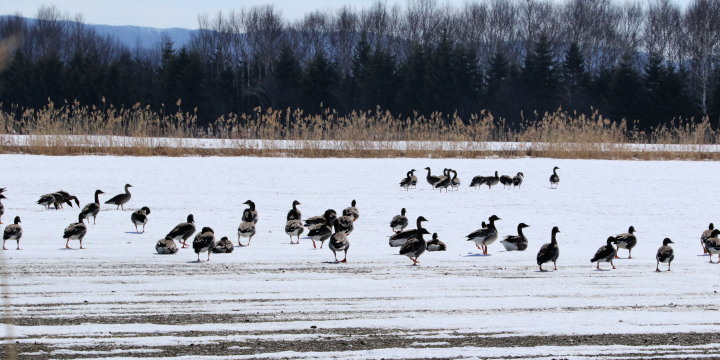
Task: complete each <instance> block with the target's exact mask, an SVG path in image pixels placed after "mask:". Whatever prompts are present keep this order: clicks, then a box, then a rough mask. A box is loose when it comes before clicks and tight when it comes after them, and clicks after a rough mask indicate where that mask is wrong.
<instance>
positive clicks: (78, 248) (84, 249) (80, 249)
mask: <svg viewBox="0 0 720 360" xmlns="http://www.w3.org/2000/svg"><path fill="white" fill-rule="evenodd" d="M85 249H86V248H83V249H80V248H60V249H59V250H85Z"/></svg>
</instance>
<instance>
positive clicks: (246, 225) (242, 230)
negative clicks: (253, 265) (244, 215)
mask: <svg viewBox="0 0 720 360" xmlns="http://www.w3.org/2000/svg"><path fill="white" fill-rule="evenodd" d="M253 236H255V223H254V222H252V221H243V222H241V223H240V226H238V246H250V242H251V241H252V238H253ZM244 237H246V238H248V243H247V245H243V244H242V243H241V242H240V238H244Z"/></svg>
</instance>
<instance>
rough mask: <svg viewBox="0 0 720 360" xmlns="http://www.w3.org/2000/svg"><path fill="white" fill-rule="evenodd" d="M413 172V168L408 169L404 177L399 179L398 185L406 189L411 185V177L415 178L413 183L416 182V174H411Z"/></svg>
mask: <svg viewBox="0 0 720 360" xmlns="http://www.w3.org/2000/svg"><path fill="white" fill-rule="evenodd" d="M414 172H415V169H412V170H410V171H408V172H407V174H406V175H405V178H403V179H402V180H400V187H402V188H403V189H405V191H407V190H408V189H409V188H410V187H411V186H413V177H414V178H415V183H416V184H417V176H415V175H413V173H414Z"/></svg>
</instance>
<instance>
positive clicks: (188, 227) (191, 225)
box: [165, 214, 195, 248]
mask: <svg viewBox="0 0 720 360" xmlns="http://www.w3.org/2000/svg"><path fill="white" fill-rule="evenodd" d="M194 233H195V217H194V216H193V214H190V215H188V216H187V221H186V222H182V223H179V224H177V225H176V226H175V227H174V228H173V229H172V230H170V232H169V233H168V234H167V235H165V238H166V239H167V238H170V239H173V240H177V241H181V244H182V248H186V247H188V244H187V239H188V238H190V236H192V234H194Z"/></svg>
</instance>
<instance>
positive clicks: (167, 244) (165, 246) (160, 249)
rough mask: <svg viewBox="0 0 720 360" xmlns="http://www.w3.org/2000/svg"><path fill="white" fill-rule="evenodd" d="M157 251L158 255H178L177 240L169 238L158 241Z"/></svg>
mask: <svg viewBox="0 0 720 360" xmlns="http://www.w3.org/2000/svg"><path fill="white" fill-rule="evenodd" d="M155 251H157V253H158V254H162V255H170V254H175V253H177V252H178V247H177V245H176V244H175V240H173V239H172V238H171V237H169V236H168V237H166V238H164V239H160V240H158V242H157V243H156V244H155Z"/></svg>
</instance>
